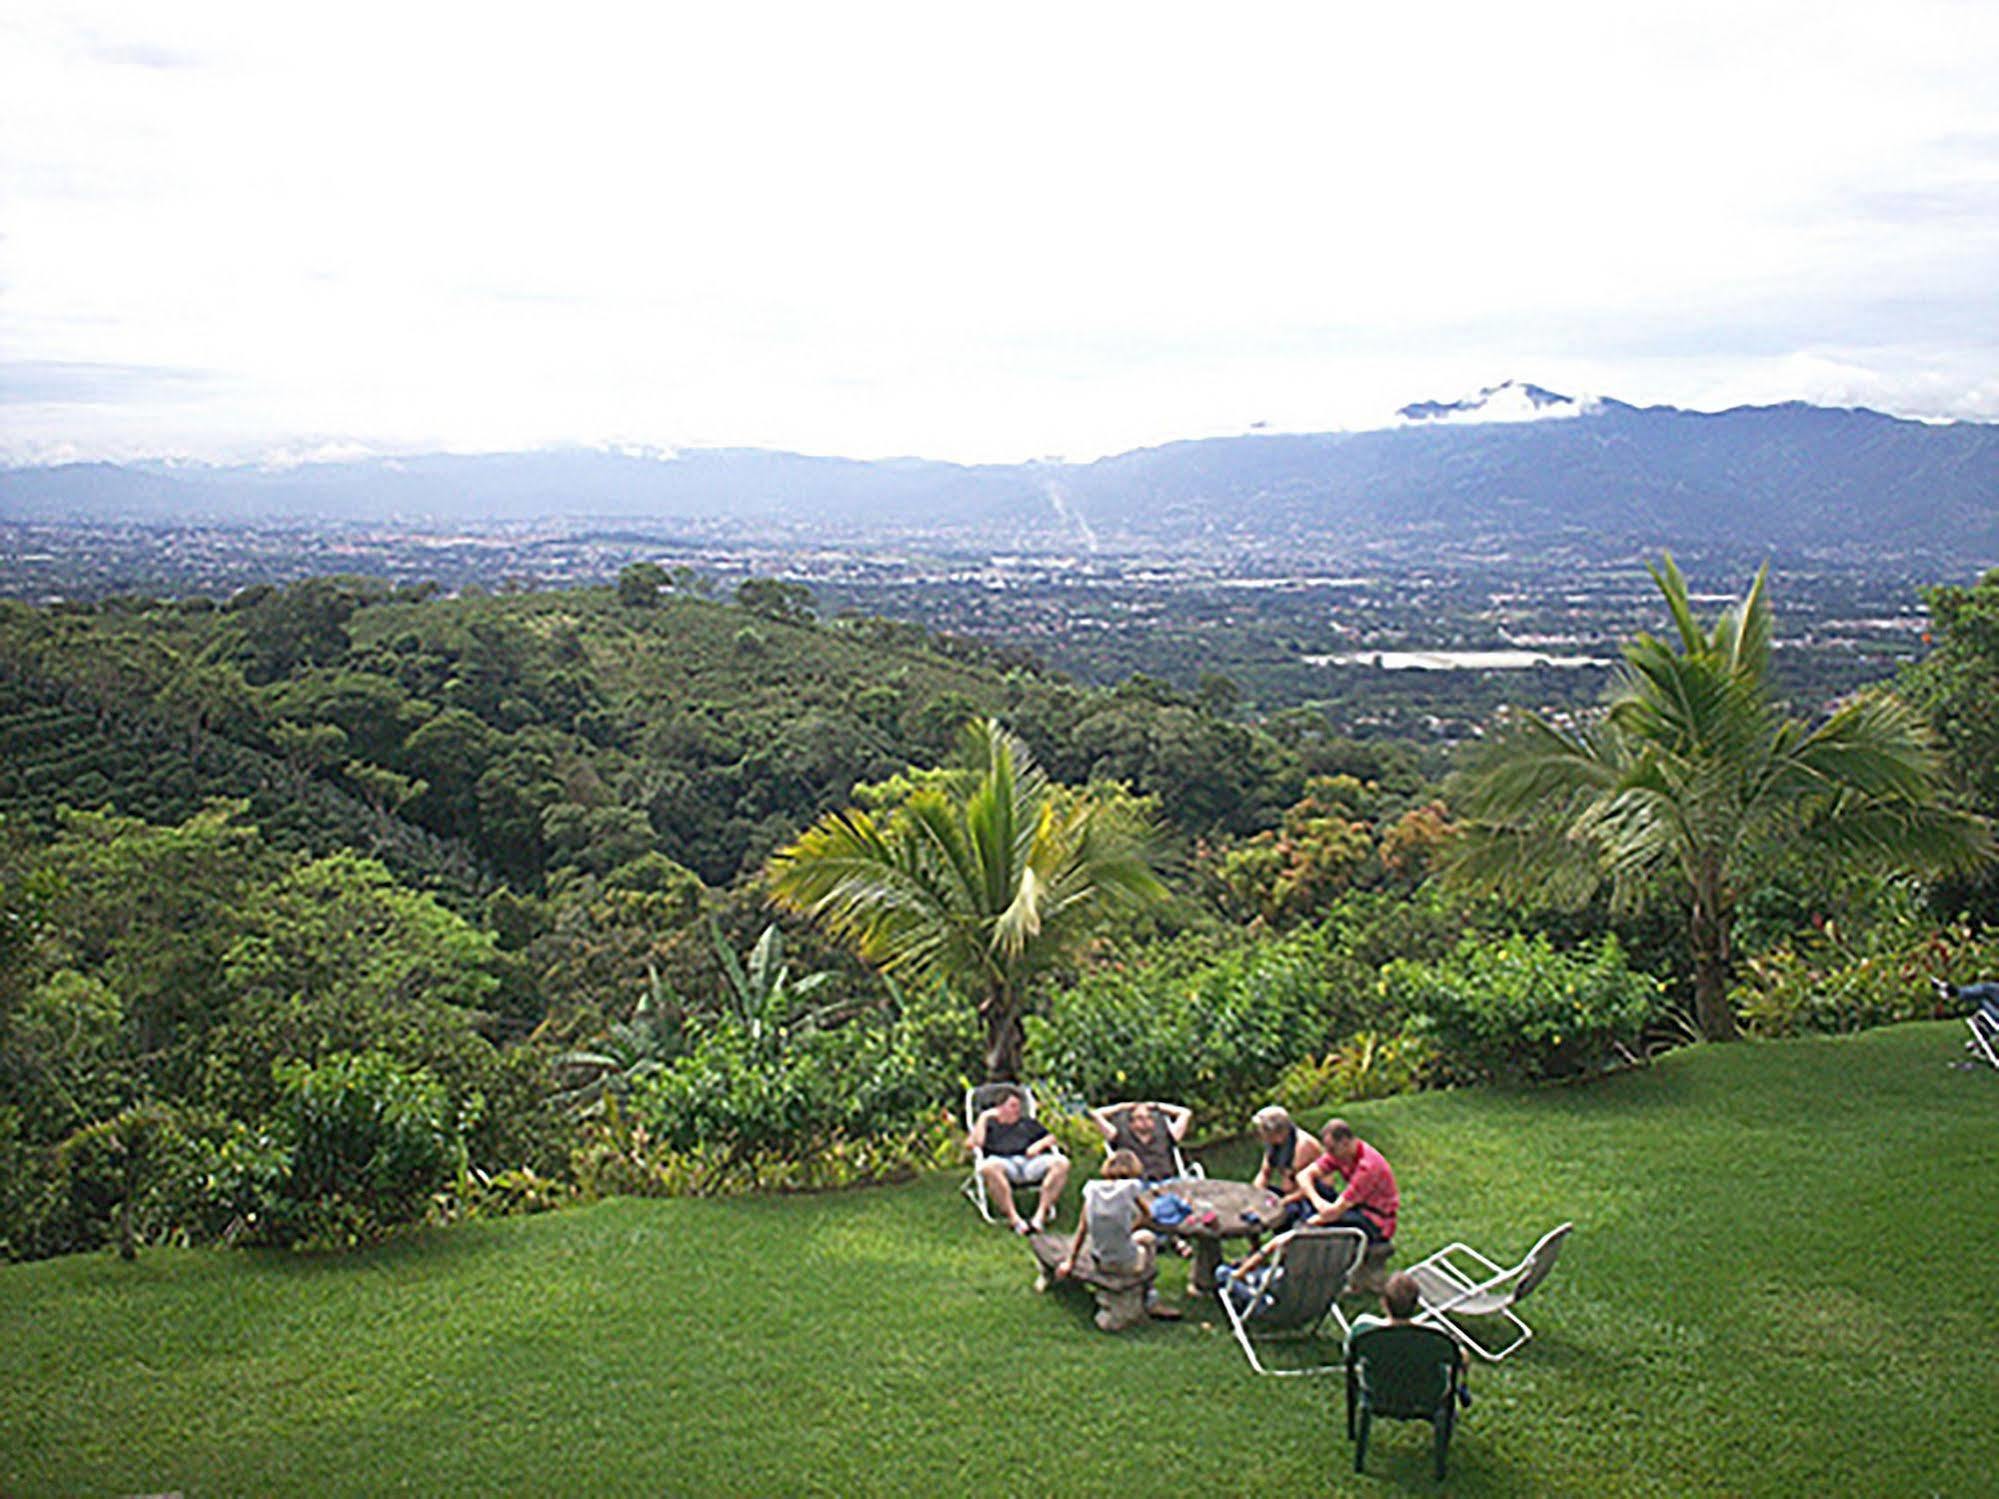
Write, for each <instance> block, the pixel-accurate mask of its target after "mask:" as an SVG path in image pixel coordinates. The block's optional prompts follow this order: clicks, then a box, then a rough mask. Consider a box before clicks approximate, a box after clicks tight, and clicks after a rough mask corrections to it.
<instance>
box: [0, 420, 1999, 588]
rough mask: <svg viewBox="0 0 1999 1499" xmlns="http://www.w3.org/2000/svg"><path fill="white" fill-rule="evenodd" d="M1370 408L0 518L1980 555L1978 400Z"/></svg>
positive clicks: (138, 493)
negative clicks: (1185, 432)
mask: <svg viewBox="0 0 1999 1499" xmlns="http://www.w3.org/2000/svg"><path fill="white" fill-rule="evenodd" d="M1400 415H1401V422H1400V423H1399V424H1398V425H1396V426H1393V427H1388V428H1384V429H1380V430H1375V431H1357V432H1324V433H1264V432H1257V433H1252V434H1250V435H1246V436H1236V437H1214V438H1204V439H1198V440H1190V441H1185V442H1173V443H1167V444H1164V445H1162V446H1159V447H1151V448H1142V449H1138V450H1136V451H1133V452H1128V453H1121V454H1118V455H1116V456H1113V457H1108V458H1103V459H1099V460H1097V461H1095V462H1091V463H1060V462H1049V461H1042V462H1033V463H1021V464H985V465H962V464H954V463H944V462H937V461H933V460H928V459H889V460H872V461H870V460H859V459H846V458H826V457H810V456H805V455H801V454H796V453H785V452H773V451H767V450H762V449H742V448H706V449H693V450H688V451H683V452H680V453H677V454H671V455H666V456H650V455H633V454H628V453H620V452H609V451H601V450H596V449H553V450H541V451H534V452H522V453H495V454H482V455H471V456H467V455H452V454H428V455H418V456H411V457H397V458H364V459H356V460H349V461H341V462H328V463H307V464H299V465H296V466H291V467H285V468H270V467H261V466H236V467H219V466H218V467H207V466H195V465H186V464H175V465H166V464H112V463H73V464H62V465H55V466H45V467H34V468H15V469H9V470H5V471H0V520H13V521H40V522H51V521H72V522H99V523H102V522H137V523H149V524H172V523H180V522H189V523H191V522H198V521H199V522H214V521H225V522H226V521H242V522H252V521H257V522H267V521H272V520H279V519H285V520H304V519H315V520H333V521H388V520H398V521H403V522H407V523H411V524H442V525H452V526H459V525H470V524H478V523H488V522H495V521H523V520H550V519H576V520H583V519H593V518H605V519H611V518H616V519H624V520H640V519H644V520H651V521H658V522H683V521H692V522H701V521H730V522H739V523H749V524H751V525H765V524H780V525H784V526H788V527H801V528H824V529H830V530H840V531H847V532H855V531H867V530H872V529H894V530H907V529H912V528H914V529H920V530H924V531H927V532H933V533H948V532H951V531H954V530H962V531H976V532H978V533H980V534H981V535H983V536H986V537H988V538H991V537H993V536H995V535H1003V536H1012V537H1015V538H1017V539H1018V541H1019V542H1021V543H1022V544H1032V545H1051V544H1052V545H1088V546H1095V545H1098V544H1103V545H1107V546H1115V545H1117V544H1119V543H1121V542H1131V543H1134V544H1144V545H1161V544H1166V545H1171V544H1176V543H1180V544H1191V543H1196V542H1207V543H1215V542H1222V543H1227V542H1232V541H1240V542H1243V543H1256V542H1273V541H1274V542H1286V541H1301V542H1302V541H1310V540H1312V539H1315V538H1317V539H1336V540H1338V541H1340V542H1343V543H1347V544H1355V543H1360V544H1364V543H1367V542H1371V541H1383V542H1388V541H1394V540H1398V539H1402V540H1411V539H1413V540H1420V539H1421V538H1423V537H1425V536H1434V537H1438V538H1447V539H1450V540H1452V541H1458V542H1464V541H1473V540H1490V541H1492V542H1495V543H1498V544H1506V543H1509V542H1510V543H1523V542H1524V543H1532V542H1534V541H1537V540H1544V539H1549V538H1556V537H1564V536H1567V537H1573V536H1577V535H1588V536H1593V537H1596V538H1598V539H1601V540H1608V541H1613V542H1621V541H1630V542H1633V543H1639V544H1656V543H1662V542H1663V543H1667V544H1672V543H1675V542H1678V543H1683V544H1685V543H1692V542H1695V541H1718V540H1728V541H1734V542H1739V543H1741V544H1743V545H1746V546H1761V547H1772V546H1776V547H1827V548H1854V547H1859V548H1882V549H1892V550H1916V551H1957V552H1960V553H1970V554H1973V555H1978V556H1984V557H1991V556H1999V425H1991V424H1986V423H1978V422H1954V423H1930V422H1919V421H1911V420H1906V419H1902V418H1897V417H1892V416H1887V415H1884V414H1882V413H1880V412H1877V411H1870V410H1866V409H1849V408H1832V407H1820V406H1812V405H1807V404H1804V403H1802V402H1786V403H1784V404H1781V405H1775V406H1741V407H1735V408H1733V409H1730V410H1727V411H1718V412H1701V411H1690V410H1683V409H1680V408H1677V407H1672V406H1647V407H1639V406H1632V405H1628V404H1626V403H1624V402H1621V401H1617V400H1611V399H1607V398H1604V399H1587V400H1578V399H1575V398H1571V397H1568V396H1563V395H1559V394H1557V393H1555V392H1553V391H1549V390H1546V389H1543V388H1542V387H1540V386H1534V385H1525V384H1516V383H1514V382H1507V383H1506V384H1503V385H1498V386H1493V387H1489V388H1488V389H1486V390H1484V391H1481V392H1480V393H1479V394H1478V395H1477V396H1475V397H1471V398H1468V399H1466V400H1461V401H1449V402H1442V401H1423V402H1417V403H1414V404H1412V405H1409V406H1406V407H1404V408H1403V409H1402V411H1401V413H1400Z"/></svg>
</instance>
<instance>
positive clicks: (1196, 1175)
mask: <svg viewBox="0 0 1999 1499" xmlns="http://www.w3.org/2000/svg"><path fill="white" fill-rule="evenodd" d="M1145 1101H1147V1100H1138V1101H1135V1102H1132V1103H1127V1104H1121V1105H1119V1106H1118V1107H1117V1108H1115V1109H1112V1110H1111V1111H1110V1117H1111V1118H1113V1119H1126V1118H1128V1117H1129V1116H1130V1114H1131V1111H1132V1110H1133V1109H1135V1108H1137V1107H1138V1104H1139V1102H1145ZM1150 1102H1151V1103H1152V1111H1153V1117H1154V1118H1156V1119H1158V1120H1159V1128H1161V1129H1166V1119H1165V1116H1164V1115H1162V1114H1161V1113H1160V1112H1159V1103H1158V1101H1157V1100H1156V1099H1154V1100H1150ZM1166 1134H1167V1138H1168V1139H1169V1140H1171V1139H1172V1136H1173V1132H1172V1131H1171V1130H1170V1129H1169V1130H1166ZM1110 1158H1111V1142H1110V1141H1109V1140H1106V1141H1104V1159H1105V1160H1109V1159H1110ZM1173 1174H1174V1175H1175V1176H1183V1177H1191V1178H1193V1179H1194V1180H1196V1181H1199V1180H1202V1179H1204V1178H1206V1176H1207V1174H1208V1173H1207V1169H1206V1168H1205V1167H1204V1166H1202V1165H1201V1163H1200V1162H1199V1161H1190V1160H1188V1159H1187V1155H1186V1152H1185V1151H1183V1150H1181V1148H1180V1142H1179V1141H1178V1140H1173Z"/></svg>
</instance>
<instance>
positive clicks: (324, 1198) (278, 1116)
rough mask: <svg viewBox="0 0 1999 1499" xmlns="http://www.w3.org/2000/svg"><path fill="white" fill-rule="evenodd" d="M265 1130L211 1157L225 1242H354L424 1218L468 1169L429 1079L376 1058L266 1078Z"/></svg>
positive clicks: (453, 1122) (369, 1055)
mask: <svg viewBox="0 0 1999 1499" xmlns="http://www.w3.org/2000/svg"><path fill="white" fill-rule="evenodd" d="M273 1075H274V1077H275V1079H276V1081H277V1084H278V1088H279V1097H278V1105H277V1109H276V1112H275V1115H274V1116H273V1119H272V1121H271V1125H270V1127H269V1128H268V1129H266V1130H263V1131H259V1132H255V1133H252V1132H248V1131H244V1132H240V1133H239V1134H238V1135H237V1136H236V1137H235V1138H233V1139H231V1140H230V1141H228V1142H226V1143H225V1144H224V1145H223V1147H222V1148H221V1150H220V1151H219V1152H218V1153H217V1159H216V1162H215V1165H214V1168H213V1171H212V1173H211V1179H212V1183H213V1187H212V1201H211V1208H212V1209H213V1210H214V1212H215V1213H216V1214H217V1215H218V1216H219V1218H220V1219H221V1220H223V1221H224V1222H226V1224H227V1230H226V1232H227V1236H228V1237H230V1238H232V1239H237V1240H241V1241H244V1242H250V1243H258V1244H282V1245H293V1244H311V1245H316V1246H322V1247H325V1246H342V1245H352V1244H357V1243H362V1242H366V1241H369V1240H373V1239H377V1238H380V1237H381V1236H383V1235H384V1234H386V1233H387V1232H388V1231H389V1230H391V1229H393V1228H395V1227H397V1226H399V1225H401V1224H406V1223H413V1222H417V1221H419V1220H421V1219H422V1218H423V1217H425V1216H426V1214H427V1213H428V1211H429V1208H430V1204H431V1200H432V1198H433V1196H435V1195H436V1194H438V1193H440V1192H442V1191H444V1190H445V1189H446V1188H448V1187H449V1186H450V1185H451V1184H452V1183H453V1182H454V1181H455V1180H456V1179H457V1178H458V1177H459V1176H460V1175H461V1174H462V1173H463V1171H464V1169H465V1146H464V1142H463V1139H462V1130H461V1127H460V1126H461V1121H460V1120H459V1119H456V1118H454V1117H453V1115H452V1111H451V1108H450V1104H449V1101H448V1098H447V1096H446V1093H445V1090H444V1087H443V1085H442V1084H440V1083H438V1082H437V1081H436V1080H435V1079H433V1078H432V1077H431V1076H430V1074H429V1073H428V1072H425V1071H422V1070H417V1071H405V1070H404V1069H403V1068H401V1067H400V1066H398V1065H397V1064H396V1062H395V1061H393V1060H392V1059H391V1058H389V1057H387V1056H384V1055H382V1054H381V1053H379V1052H364V1053H361V1054H358V1055H355V1054H349V1053H344V1052H343V1053H335V1054H333V1055H331V1056H329V1057H327V1058H326V1059H325V1060H324V1061H322V1062H320V1063H319V1064H318V1065H317V1066H311V1065H308V1064H306V1063H304V1062H293V1063H281V1064H279V1065H278V1066H277V1067H276V1068H274V1069H273Z"/></svg>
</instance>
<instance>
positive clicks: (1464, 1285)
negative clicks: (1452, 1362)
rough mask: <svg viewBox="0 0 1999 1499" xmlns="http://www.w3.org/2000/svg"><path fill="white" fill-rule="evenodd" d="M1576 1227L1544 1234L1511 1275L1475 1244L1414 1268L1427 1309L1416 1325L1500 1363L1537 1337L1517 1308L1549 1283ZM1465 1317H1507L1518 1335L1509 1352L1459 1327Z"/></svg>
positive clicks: (1443, 1251) (1439, 1253) (1456, 1246)
mask: <svg viewBox="0 0 1999 1499" xmlns="http://www.w3.org/2000/svg"><path fill="white" fill-rule="evenodd" d="M1574 1227H1575V1225H1574V1224H1573V1223H1564V1224H1562V1225H1561V1226H1560V1227H1559V1228H1555V1229H1551V1230H1549V1231H1548V1232H1547V1233H1545V1234H1543V1235H1542V1236H1541V1239H1540V1242H1539V1243H1537V1244H1535V1246H1534V1247H1533V1248H1532V1249H1530V1250H1528V1251H1527V1257H1526V1258H1525V1259H1523V1260H1522V1261H1521V1262H1520V1263H1519V1264H1517V1265H1515V1266H1514V1267H1513V1268H1512V1269H1510V1270H1509V1269H1506V1268H1504V1267H1502V1266H1500V1265H1498V1264H1495V1263H1494V1262H1493V1261H1491V1260H1489V1259H1487V1258H1486V1257H1485V1256H1484V1255H1482V1254H1480V1253H1479V1252H1478V1251H1477V1250H1476V1249H1473V1248H1472V1247H1471V1246H1470V1245H1469V1244H1451V1245H1448V1246H1446V1247H1445V1248H1443V1249H1440V1250H1438V1251H1437V1252H1436V1253H1435V1254H1433V1255H1431V1256H1430V1257H1429V1258H1428V1259H1426V1260H1424V1261H1422V1262H1421V1263H1420V1264H1416V1265H1411V1266H1410V1267H1409V1272H1408V1273H1409V1274H1410V1275H1411V1276H1413V1277H1414V1278H1415V1281H1416V1289H1417V1291H1418V1293H1419V1294H1420V1295H1421V1297H1422V1301H1423V1310H1422V1311H1421V1312H1419V1313H1418V1314H1417V1316H1416V1320H1417V1321H1418V1322H1420V1323H1424V1324H1427V1325H1429V1326H1433V1327H1441V1328H1442V1329H1443V1330H1444V1331H1445V1332H1448V1333H1449V1334H1450V1335H1451V1336H1452V1337H1454V1338H1456V1339H1457V1340H1458V1341H1459V1342H1460V1343H1462V1344H1464V1345H1465V1347H1466V1348H1468V1349H1470V1350H1471V1351H1472V1352H1473V1353H1476V1354H1477V1355H1478V1356H1479V1357H1480V1358H1482V1359H1486V1360H1489V1361H1490V1362H1492V1363H1498V1362H1499V1360H1501V1359H1503V1358H1505V1357H1506V1356H1507V1355H1508V1354H1509V1353H1512V1352H1514V1351H1515V1350H1516V1349H1518V1348H1519V1347H1520V1346H1521V1345H1522V1344H1523V1343H1525V1342H1526V1341H1527V1340H1528V1339H1529V1338H1531V1337H1533V1336H1534V1330H1533V1329H1532V1328H1531V1327H1529V1326H1528V1325H1527V1324H1526V1323H1525V1322H1523V1321H1521V1320H1520V1315H1519V1313H1518V1311H1516V1310H1515V1309H1516V1308H1517V1307H1518V1306H1519V1305H1520V1303H1521V1302H1523V1301H1525V1300H1526V1299H1527V1298H1528V1297H1529V1296H1531V1295H1533V1294H1534V1291H1535V1289H1536V1288H1537V1287H1538V1286H1539V1285H1540V1284H1541V1282H1542V1281H1544V1280H1546V1279H1547V1278H1548V1272H1549V1271H1551V1270H1553V1269H1554V1268H1555V1260H1556V1257H1557V1256H1558V1255H1560V1253H1561V1252H1562V1241H1563V1240H1564V1239H1565V1238H1567V1237H1568V1235H1569V1231H1570V1230H1571V1229H1573V1228H1574ZM1460 1317H1499V1318H1502V1319H1503V1320H1505V1321H1506V1322H1507V1323H1509V1324H1510V1325H1511V1326H1512V1328H1513V1331H1514V1333H1515V1336H1514V1337H1513V1339H1512V1340H1511V1341H1510V1342H1508V1343H1506V1344H1505V1345H1504V1346H1503V1347H1500V1348H1497V1349H1494V1348H1488V1347H1487V1346H1486V1345H1485V1344H1483V1343H1481V1342H1480V1341H1479V1340H1478V1339H1477V1338H1475V1337H1473V1336H1472V1335H1471V1333H1470V1331H1469V1330H1468V1329H1466V1328H1463V1327H1460V1326H1459V1325H1458V1322H1457V1320H1456V1319H1457V1318H1460Z"/></svg>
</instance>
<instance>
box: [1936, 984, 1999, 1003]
mask: <svg viewBox="0 0 1999 1499" xmlns="http://www.w3.org/2000/svg"><path fill="white" fill-rule="evenodd" d="M1930 987H1931V988H1932V989H1934V990H1935V991H1936V996H1937V998H1938V999H1939V1000H1941V1001H1942V1002H1943V1003H1944V1004H1964V1003H1969V1004H1971V1005H1973V1006H1974V1007H1975V1006H1978V1005H1987V1004H1989V1005H1999V984H1953V983H1952V982H1951V981H1950V980H1949V979H1941V978H1932V979H1931V980H1930Z"/></svg>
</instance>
